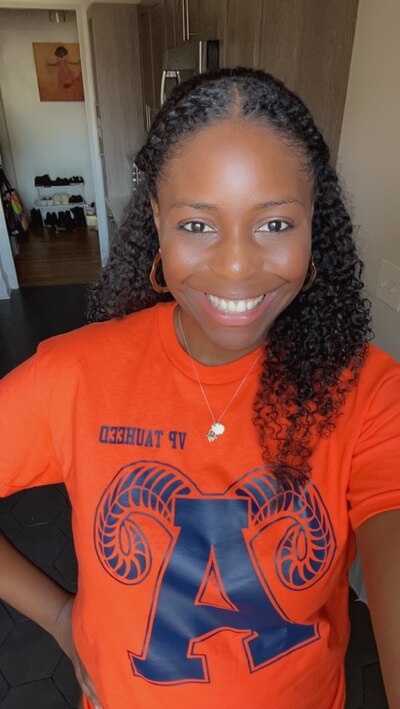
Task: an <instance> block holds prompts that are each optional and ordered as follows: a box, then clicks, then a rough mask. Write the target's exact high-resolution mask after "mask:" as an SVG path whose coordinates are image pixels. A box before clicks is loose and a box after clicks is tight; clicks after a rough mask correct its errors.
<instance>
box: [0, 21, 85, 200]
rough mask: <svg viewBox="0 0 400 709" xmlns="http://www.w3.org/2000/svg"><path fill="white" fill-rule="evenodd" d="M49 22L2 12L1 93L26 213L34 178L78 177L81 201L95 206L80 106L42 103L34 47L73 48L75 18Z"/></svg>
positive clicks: (0, 42) (32, 192) (79, 103)
mask: <svg viewBox="0 0 400 709" xmlns="http://www.w3.org/2000/svg"><path fill="white" fill-rule="evenodd" d="M69 16H72V18H73V21H67V22H64V23H60V24H57V23H55V22H49V15H48V12H47V11H46V10H25V9H23V10H22V9H21V10H17V9H15V10H13V9H1V8H0V87H1V92H2V96H3V104H4V113H5V117H6V123H7V128H8V134H9V139H10V144H11V150H12V155H13V161H14V167H15V172H16V181H17V188H18V191H19V192H20V194H21V197H22V201H23V203H24V205H25V206H26V207H27V208H28V209H30V208H31V207H32V206H33V202H34V200H35V199H36V198H37V193H36V190H35V187H34V178H35V176H36V175H43V174H45V173H48V174H49V175H50V177H51V178H53V179H54V178H56V177H64V176H67V177H68V176H71V175H82V176H83V178H84V180H85V196H86V199H87V200H88V201H89V202H92V201H93V200H94V188H93V179H92V169H91V161H90V154H89V140H88V131H87V123H86V113H85V104H84V102H72V101H68V102H66V101H65V102H41V101H40V98H39V91H38V85H37V79H36V71H35V63H34V57H33V50H32V43H33V42H60V43H62V42H77V41H78V31H77V24H76V18H75V16H74V14H73V13H69Z"/></svg>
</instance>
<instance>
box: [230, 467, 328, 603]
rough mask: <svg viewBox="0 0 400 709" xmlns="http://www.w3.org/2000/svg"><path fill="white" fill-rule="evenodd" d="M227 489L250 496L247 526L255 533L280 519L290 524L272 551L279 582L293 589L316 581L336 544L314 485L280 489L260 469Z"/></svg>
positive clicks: (326, 564) (326, 566) (271, 477)
mask: <svg viewBox="0 0 400 709" xmlns="http://www.w3.org/2000/svg"><path fill="white" fill-rule="evenodd" d="M230 489H231V490H234V492H235V493H236V495H238V496H240V497H247V498H250V500H251V521H250V526H251V527H253V528H254V529H255V530H257V534H260V533H264V530H266V529H267V528H268V527H269V526H270V525H272V524H276V522H278V521H280V520H282V519H284V520H285V521H286V522H287V523H288V524H289V526H288V528H287V529H286V531H285V533H284V535H283V537H282V539H281V541H280V542H279V545H278V548H277V549H276V552H275V569H276V573H277V575H278V578H279V580H280V581H281V583H282V584H283V585H284V586H286V587H287V588H289V589H291V590H294V591H296V590H300V589H305V588H309V587H310V586H313V585H314V584H315V583H317V581H319V580H320V578H321V577H322V576H323V575H324V574H325V573H326V572H327V571H328V569H329V567H330V565H331V563H332V560H333V557H334V555H335V551H336V546H337V544H336V539H335V534H334V531H333V527H332V523H331V521H330V519H329V514H328V511H327V509H326V507H325V505H324V503H323V501H322V499H321V497H320V494H319V492H318V490H317V489H316V487H315V486H314V485H313V484H312V483H308V484H307V485H306V486H305V487H304V488H303V487H301V486H300V485H299V484H298V483H297V482H296V481H295V480H294V481H292V482H288V483H287V485H286V487H285V489H284V490H281V489H280V488H278V485H277V483H276V480H275V478H274V477H273V475H271V474H269V473H267V472H266V471H265V469H259V470H255V471H253V472H252V473H248V474H247V475H245V476H244V478H242V479H241V480H240V481H239V482H238V483H236V484H235V485H234V486H232V488H230ZM266 533H267V532H266Z"/></svg>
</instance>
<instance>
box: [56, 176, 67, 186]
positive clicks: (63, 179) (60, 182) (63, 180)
mask: <svg viewBox="0 0 400 709" xmlns="http://www.w3.org/2000/svg"><path fill="white" fill-rule="evenodd" d="M52 184H53V185H56V186H57V187H66V186H67V185H69V179H68V177H56V179H55V180H53V183H52Z"/></svg>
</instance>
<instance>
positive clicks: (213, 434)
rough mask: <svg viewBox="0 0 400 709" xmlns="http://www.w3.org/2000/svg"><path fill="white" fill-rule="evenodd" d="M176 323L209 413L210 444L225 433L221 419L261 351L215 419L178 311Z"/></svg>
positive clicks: (208, 437) (208, 435)
mask: <svg viewBox="0 0 400 709" xmlns="http://www.w3.org/2000/svg"><path fill="white" fill-rule="evenodd" d="M178 322H179V329H180V331H181V333H182V338H183V341H184V343H185V347H186V350H187V353H188V355H189V357H190V361H191V364H192V367H193V372H194V374H195V377H196V379H197V383H198V385H199V387H200V391H201V393H202V395H203V399H204V401H205V402H206V405H207V408H208V410H209V412H210V414H211V426H210V428H209V431H208V433H207V439H208V440H209V441H210V443H212V441H215V440H216V438H218V436H222V434H223V433H224V431H225V426H224V424H223V423H221V419H222V417H223V416H225V414H226V412H227V411H228V409H229V407H230V405H231V404H232V403H233V402H234V400H235V399H236V397H237V395H238V394H239V392H240V390H241V388H242V386H243V385H244V383H245V382H246V380H247V378H248V377H249V375H250V373H251V372H252V371H253V369H254V367H255V366H256V364H257V362H258V360H259V359H260V357H261V355H262V350H261V352H259V353H258V355H257V357H256V358H255V360H254V362H253V363H252V365H251V366H250V368H249V370H248V372H247V374H245V376H244V377H243V379H242V381H241V382H240V384H239V386H238V388H237V389H236V391H235V392H234V394H233V396H232V398H231V399H230V400H229V401H228V403H227V405H226V406H225V408H224V410H223V411H222V413H221V414H220V415H219V416H218V417H217V416H215V415H214V412H213V410H212V408H211V406H210V402H209V401H208V399H207V396H206V392H205V391H204V388H203V385H202V383H201V381H200V377H199V373H198V371H197V369H196V365H195V363H194V359H193V357H192V354H191V352H190V348H189V345H188V341H187V339H186V336H185V333H184V330H183V327H182V321H181V311H180V310H178Z"/></svg>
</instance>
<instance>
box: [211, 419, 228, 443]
mask: <svg viewBox="0 0 400 709" xmlns="http://www.w3.org/2000/svg"><path fill="white" fill-rule="evenodd" d="M224 431H225V426H224V424H223V423H220V422H219V421H214V423H213V424H211V426H210V430H209V432H208V433H207V438H208V440H209V441H210V443H212V442H213V441H215V440H216V438H218V436H222V434H223V433H224Z"/></svg>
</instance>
